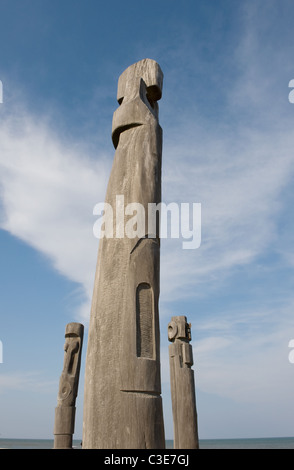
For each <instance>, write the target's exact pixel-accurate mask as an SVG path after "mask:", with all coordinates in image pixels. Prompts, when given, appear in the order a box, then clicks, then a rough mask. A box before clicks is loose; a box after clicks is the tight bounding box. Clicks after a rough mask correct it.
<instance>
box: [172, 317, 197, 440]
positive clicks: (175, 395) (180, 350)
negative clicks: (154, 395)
mask: <svg viewBox="0 0 294 470" xmlns="http://www.w3.org/2000/svg"><path fill="white" fill-rule="evenodd" d="M168 339H169V341H171V342H172V344H170V346H169V359H170V381H171V396H172V409H173V421H174V448H175V449H198V447H199V441H198V425H197V411H196V395H195V382H194V371H193V369H191V367H192V365H193V352H192V346H191V345H190V344H189V342H190V341H191V325H189V324H188V323H187V318H186V317H185V316H178V317H172V320H171V322H170V323H169V325H168Z"/></svg>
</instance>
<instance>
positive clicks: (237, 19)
mask: <svg viewBox="0 0 294 470" xmlns="http://www.w3.org/2000/svg"><path fill="white" fill-rule="evenodd" d="M293 15H294V5H293V2H291V1H287V0H282V1H280V2H277V1H272V0H268V1H267V2H264V1H261V0H254V1H242V2H241V1H240V2H236V1H233V0H227V1H225V0H221V1H212V0H211V1H210V2H207V1H200V0H197V1H195V0H193V1H192V0H182V1H180V0H177V1H175V0H157V1H153V0H150V1H148V2H143V1H138V0H137V1H136V2H135V1H132V0H126V1H124V2H119V1H112V0H110V1H108V2H103V3H102V2H99V1H97V0H96V1H95V0H85V1H84V2H81V1H77V0H58V1H57V0H50V1H49V0H22V1H17V0H9V1H7V0H6V1H5V0H0V57H1V60H0V80H1V81H2V84H3V103H2V104H0V119H1V126H0V228H1V230H0V246H1V264H0V280H1V284H0V285H1V301H0V318H1V323H0V340H1V342H2V345H3V363H0V437H24V438H26V437H27V438H52V437H53V423H54V408H55V406H56V404H57V392H58V382H59V377H60V373H61V369H62V364H63V344H64V330H65V325H66V324H67V323H68V322H71V321H81V322H82V323H84V325H85V327H86V331H85V342H84V349H83V359H82V370H81V377H80V388H79V396H78V400H77V422H76V433H75V437H76V438H80V437H81V433H82V408H83V380H84V360H85V356H86V346H87V324H88V319H89V312H90V304H91V296H92V289H93V278H94V272H95V265H96V256H97V249H98V240H97V239H96V238H95V237H94V236H93V224H94V222H95V216H94V215H93V208H94V206H95V204H96V203H98V202H102V201H103V200H104V196H105V190H106V184H107V181H108V177H109V172H110V169H111V164H112V160H113V155H114V148H113V146H112V142H111V122H112V115H113V112H114V111H115V109H116V108H117V102H116V90H117V80H118V77H119V75H120V74H121V73H122V72H123V70H124V69H125V68H126V67H128V66H129V65H131V64H132V63H134V62H136V61H138V60H140V59H143V58H146V57H148V58H152V59H155V60H156V61H157V62H158V63H159V64H160V66H161V68H162V70H163V72H164V86H163V96H162V100H161V101H160V102H159V107H160V124H161V126H162V128H163V195H162V198H163V201H165V202H166V203H168V202H179V203H180V202H190V203H192V202H197V203H201V206H202V243H201V246H200V248H199V249H197V250H183V249H182V240H171V239H167V240H163V241H162V255H161V297H160V314H161V359H162V392H163V404H164V414H165V427H166V437H167V438H172V433H173V431H172V414H171V402H170V389H169V364H168V341H167V325H168V322H169V321H170V318H171V317H172V316H173V315H180V314H183V315H186V316H187V318H188V321H189V322H191V323H192V345H193V352H194V362H195V365H194V370H195V377H196V392H197V411H198V417H199V435H200V438H202V439H205V438H232V437H267V436H269V437H275V436H293V435H294V428H293V422H294V406H293V389H294V365H293V364H291V363H290V362H289V359H288V356H289V352H290V350H289V347H288V344H289V341H290V340H291V339H293V338H294V315H293V309H294V297H293V281H294V253H293V229H294V223H293V217H292V214H293V203H294V191H293V187H294V185H293V177H294V156H293V148H294V133H293V124H294V105H293V104H292V103H290V101H289V93H290V88H289V87H288V85H289V82H290V80H291V79H294V63H293V47H292V45H293V39H294V38H293V34H294V33H293V21H292V18H293Z"/></svg>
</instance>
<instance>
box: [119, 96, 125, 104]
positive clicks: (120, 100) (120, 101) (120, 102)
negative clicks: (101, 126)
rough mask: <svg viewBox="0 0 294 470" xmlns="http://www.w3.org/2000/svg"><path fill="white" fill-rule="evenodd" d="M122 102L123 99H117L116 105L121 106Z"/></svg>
mask: <svg viewBox="0 0 294 470" xmlns="http://www.w3.org/2000/svg"><path fill="white" fill-rule="evenodd" d="M123 100H124V97H122V98H119V99H118V100H117V101H118V104H119V105H121V104H122V102H123Z"/></svg>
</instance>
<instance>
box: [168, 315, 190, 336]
mask: <svg viewBox="0 0 294 470" xmlns="http://www.w3.org/2000/svg"><path fill="white" fill-rule="evenodd" d="M168 339H169V341H175V340H176V339H180V340H182V341H191V324H190V323H187V318H186V317H185V316H178V317H172V320H171V321H170V323H169V324H168Z"/></svg>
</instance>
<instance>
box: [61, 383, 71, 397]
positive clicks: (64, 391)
mask: <svg viewBox="0 0 294 470" xmlns="http://www.w3.org/2000/svg"><path fill="white" fill-rule="evenodd" d="M70 394H71V386H70V384H69V383H68V382H64V383H63V384H62V386H61V388H60V392H59V397H60V399H61V400H65V399H66V398H67V397H68V396H69V395H70Z"/></svg>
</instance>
